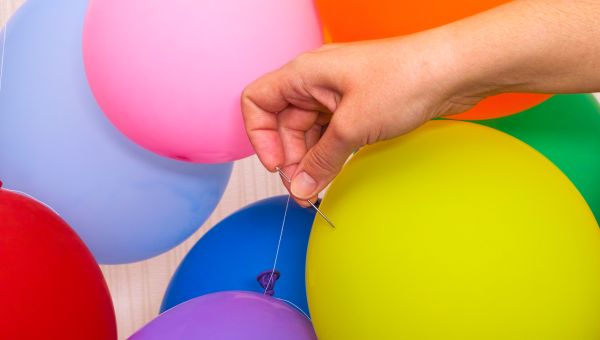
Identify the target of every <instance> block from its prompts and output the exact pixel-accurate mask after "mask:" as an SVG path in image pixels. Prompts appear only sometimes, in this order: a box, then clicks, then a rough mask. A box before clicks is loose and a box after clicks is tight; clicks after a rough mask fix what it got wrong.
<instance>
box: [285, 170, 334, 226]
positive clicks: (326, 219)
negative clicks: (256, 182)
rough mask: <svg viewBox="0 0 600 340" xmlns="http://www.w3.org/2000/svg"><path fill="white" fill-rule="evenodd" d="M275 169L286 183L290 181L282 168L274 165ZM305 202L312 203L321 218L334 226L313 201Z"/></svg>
mask: <svg viewBox="0 0 600 340" xmlns="http://www.w3.org/2000/svg"><path fill="white" fill-rule="evenodd" d="M275 170H277V172H279V174H280V175H281V177H283V178H284V179H285V180H286V181H287V182H288V183H292V180H291V179H290V178H289V177H288V176H287V175H286V174H285V172H283V170H281V168H280V167H276V168H275ZM306 202H308V203H310V205H312V207H313V208H314V209H315V210H316V211H317V213H319V215H321V217H323V219H324V220H325V221H327V223H329V225H330V226H331V227H332V228H335V225H333V223H332V222H331V221H330V220H329V219H328V218H327V216H325V214H323V212H322V211H321V210H320V209H319V208H317V206H316V205H315V204H314V203H313V202H311V200H306Z"/></svg>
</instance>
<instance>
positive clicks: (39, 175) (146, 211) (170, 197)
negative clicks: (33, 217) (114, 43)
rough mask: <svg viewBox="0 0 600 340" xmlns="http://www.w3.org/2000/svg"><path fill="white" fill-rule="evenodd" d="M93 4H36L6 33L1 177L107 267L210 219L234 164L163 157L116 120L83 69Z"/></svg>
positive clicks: (72, 0)
mask: <svg viewBox="0 0 600 340" xmlns="http://www.w3.org/2000/svg"><path fill="white" fill-rule="evenodd" d="M87 3H88V1H87V0H53V1H47V0H29V1H27V2H26V3H25V4H24V5H23V7H22V8H21V9H20V10H19V11H18V13H17V14H16V15H15V16H14V17H13V18H12V20H11V21H10V22H9V24H8V26H7V28H6V29H7V37H6V52H5V53H6V54H5V58H4V79H3V80H2V90H1V92H0V180H2V181H4V184H5V186H6V187H7V188H12V189H16V190H20V191H24V192H27V193H29V194H31V195H33V196H34V197H36V198H38V199H39V200H41V201H43V202H45V203H46V204H48V205H50V206H51V207H52V208H54V209H55V210H56V211H57V212H58V213H59V214H60V215H61V216H62V217H63V218H64V219H65V220H66V221H67V222H68V223H69V224H70V225H71V226H72V227H73V228H74V229H75V230H76V231H77V233H78V234H79V235H80V236H81V238H82V239H83V240H84V241H85V242H86V244H87V245H88V246H89V248H90V249H91V250H92V252H93V253H94V255H95V257H96V259H97V260H98V261H99V262H101V263H125V262H131V261H137V260H142V259H146V258H149V257H151V256H154V255H157V254H160V253H162V252H164V251H166V250H168V249H170V248H172V247H174V246H176V245H177V244H179V243H180V242H181V241H183V240H184V239H186V238H187V237H188V236H190V235H191V234H192V233H193V232H194V231H195V230H196V229H197V228H198V227H199V226H200V225H201V224H202V223H204V221H205V220H206V218H207V217H208V216H209V214H210V213H211V212H212V211H213V209H214V208H215V206H216V205H217V203H218V201H219V200H220V198H221V196H222V194H223V191H224V189H225V186H226V185H227V182H228V180H229V176H230V174H231V167H232V165H231V164H219V165H203V164H191V163H184V162H180V161H175V160H170V159H166V158H162V157H160V156H157V155H154V154H152V153H150V152H148V151H146V150H143V149H141V148H140V147H138V146H136V145H134V144H133V143H131V142H129V141H128V140H127V139H126V138H125V137H124V136H122V135H121V134H120V133H119V132H118V131H117V130H116V129H115V128H114V127H113V126H112V125H111V124H110V123H109V122H108V120H107V119H106V118H105V117H104V115H103V114H102V112H101V111H100V109H99V108H98V106H97V104H96V102H95V100H94V98H93V96H92V93H91V91H90V89H89V87H88V84H87V81H86V78H85V73H84V67H83V58H82V52H81V34H82V27H83V20H84V16H85V13H86V8H87ZM115 53H120V52H119V51H115Z"/></svg>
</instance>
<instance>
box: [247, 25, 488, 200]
mask: <svg viewBox="0 0 600 340" xmlns="http://www.w3.org/2000/svg"><path fill="white" fill-rule="evenodd" d="M447 45H448V44H447V43H446V39H445V38H444V37H442V36H439V35H437V34H436V33H435V32H430V33H427V34H421V35H415V36H410V37H405V38H395V39H386V40H377V41H370V42H361V43H352V44H335V45H325V46H323V47H322V48H320V49H317V50H315V51H313V52H309V53H306V54H303V55H301V56H300V57H298V58H296V59H295V60H293V61H292V62H290V63H289V64H287V65H285V66H284V67H282V68H281V69H279V70H277V71H274V72H272V73H270V74H267V75H265V76H264V77H262V78H260V79H258V80H257V81H255V82H254V83H252V84H251V85H249V86H248V87H247V88H246V90H245V91H244V93H243V96H242V111H243V113H244V120H245V124H246V129H247V132H248V136H249V137H250V141H251V142H252V144H253V146H254V148H255V149H256V152H257V154H258V157H259V158H260V160H261V162H262V163H263V164H264V166H265V167H266V168H267V169H268V170H270V171H275V169H276V167H280V168H281V169H282V170H283V171H284V172H285V173H286V174H287V175H288V176H289V177H291V178H292V183H291V186H290V185H289V183H288V182H287V181H285V180H284V184H285V185H286V186H287V187H288V189H290V191H291V193H292V195H293V196H294V197H295V198H296V199H297V201H298V202H299V203H300V204H302V205H304V206H306V204H307V203H306V202H303V200H304V199H315V198H316V196H317V194H318V193H319V192H320V191H321V190H323V188H325V187H326V186H327V185H328V184H329V182H330V181H331V180H333V178H334V177H335V176H336V175H337V173H338V172H339V171H340V170H341V168H342V166H343V165H344V163H345V161H346V160H347V158H348V157H349V156H350V155H351V153H352V152H353V151H355V150H357V149H358V148H360V147H361V146H363V145H365V144H371V143H375V142H377V141H381V140H385V139H389V138H393V137H396V136H398V135H401V134H404V133H406V132H408V131H411V130H413V129H415V128H416V127H418V126H420V125H421V124H423V123H424V122H426V121H428V120H430V119H431V118H434V117H438V116H440V115H444V114H451V113H458V112H462V111H465V110H467V109H468V108H470V107H472V106H473V105H474V104H476V103H477V102H478V101H479V100H481V99H482V98H481V97H477V96H468V97H467V96H462V97H461V96H457V93H458V89H459V88H460V86H459V85H460V84H459V83H458V82H455V81H454V80H455V79H459V78H460V77H457V76H456V75H455V74H453V73H456V72H459V70H457V69H456V68H455V67H453V65H454V64H455V62H454V60H452V58H453V53H452V50H451V48H450V47H447Z"/></svg>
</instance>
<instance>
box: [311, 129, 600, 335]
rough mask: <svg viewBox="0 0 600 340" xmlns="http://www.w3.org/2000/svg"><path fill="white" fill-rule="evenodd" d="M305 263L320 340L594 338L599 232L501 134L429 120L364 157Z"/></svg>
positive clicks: (598, 327) (540, 164)
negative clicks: (333, 226)
mask: <svg viewBox="0 0 600 340" xmlns="http://www.w3.org/2000/svg"><path fill="white" fill-rule="evenodd" d="M321 209H323V211H324V213H325V214H326V215H327V216H328V217H329V218H330V219H331V220H332V221H333V222H334V223H335V225H336V228H335V229H333V228H331V227H329V225H328V224H327V223H326V222H324V221H323V220H322V219H320V218H317V219H316V220H315V225H314V227H313V231H312V235H311V237H310V243H309V249H308V258H307V271H306V275H307V277H306V280H307V290H308V299H309V307H310V312H311V315H312V318H313V323H314V325H315V329H316V332H317V335H318V337H319V340H342V339H343V340H354V339H356V340H359V339H360V340H370V339H377V340H382V339H407V340H417V339H418V340H421V339H431V340H475V339H477V340H493V339H502V340H508V339H510V340H538V339H539V340H558V339H560V340H563V339H564V340H575V339H577V340H598V339H600V229H599V228H598V225H597V223H596V221H595V219H594V217H593V215H592V213H591V211H590V209H589V207H588V206H587V205H586V203H585V201H584V200H583V198H582V197H581V195H580V194H579V192H578V191H577V190H576V189H575V187H574V186H573V184H572V183H571V182H570V181H569V180H568V179H567V178H566V177H565V176H564V175H563V174H562V173H561V172H560V170H558V169H557V168H556V167H555V166H554V165H553V164H552V163H551V162H550V161H548V160H547V159H546V158H544V157H543V156H542V155H540V154H539V153H538V152H537V151H535V150H534V149H532V148H531V147H529V146H528V145H526V144H524V143H522V142H521V141H519V140H517V139H515V138H513V137H511V136H508V135H506V134H504V133H502V132H499V131H496V130H493V129H490V128H487V127H484V126H479V125H474V124H471V123H465V122H454V121H433V122H430V123H428V124H426V125H425V126H424V127H422V128H420V129H419V130H417V131H415V132H413V133H410V134H408V135H406V136H403V137H401V138H397V139H395V140H392V141H388V142H385V143H380V144H376V145H373V146H369V147H366V148H364V150H361V151H360V152H359V153H358V154H357V155H356V156H355V157H354V158H353V159H352V160H351V161H350V162H349V163H348V164H347V166H346V167H345V168H344V170H343V172H342V173H341V174H340V175H339V176H338V178H337V179H336V180H335V181H334V183H333V185H332V186H331V188H330V189H329V191H328V192H327V194H326V196H325V199H324V200H323V202H322V204H321Z"/></svg>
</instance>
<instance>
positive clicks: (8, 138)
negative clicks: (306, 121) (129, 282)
mask: <svg viewBox="0 0 600 340" xmlns="http://www.w3.org/2000/svg"><path fill="white" fill-rule="evenodd" d="M156 18H163V19H164V20H162V21H160V20H156ZM224 23H225V24H224ZM5 29H6V41H3V42H2V43H3V44H5V51H4V52H5V57H4V60H5V63H4V74H3V79H2V82H3V84H2V85H3V87H2V91H1V92H0V112H1V113H2V114H1V115H0V164H2V167H1V169H0V178H2V180H4V182H5V183H6V186H7V187H10V188H11V189H15V190H19V191H22V192H27V193H28V194H30V195H34V196H35V197H36V198H38V199H40V201H41V202H44V204H42V203H38V201H36V200H32V199H29V198H27V197H26V196H23V195H20V194H16V193H14V192H12V191H6V190H3V191H0V199H1V201H0V220H2V221H3V222H4V221H5V220H7V221H9V223H8V224H6V225H5V224H4V223H3V224H2V226H0V227H1V229H2V230H0V232H2V235H3V238H2V240H1V241H2V244H1V245H2V249H0V264H2V268H6V270H4V269H3V271H2V273H0V275H2V277H1V278H2V282H4V283H7V286H6V287H7V289H6V290H3V293H5V295H3V301H4V302H6V303H8V307H7V309H6V310H5V313H2V316H3V320H2V322H1V323H2V325H3V327H0V328H2V330H0V337H2V338H4V337H6V338H15V337H18V338H21V337H27V338H29V337H31V338H47V337H51V338H54V337H56V338H58V337H60V338H65V339H71V338H92V339H95V338H99V339H112V338H115V337H116V326H115V316H114V311H113V307H112V302H111V300H110V296H109V293H108V290H107V287H106V284H105V282H104V279H103V277H102V274H101V272H100V270H99V268H98V264H97V262H100V263H104V264H120V263H128V262H133V261H139V260H143V259H146V258H149V257H152V256H155V255H158V254H160V253H162V252H164V251H166V250H168V249H171V248H172V247H174V246H176V245H177V244H179V243H180V242H181V241H183V240H184V239H186V238H187V237H188V236H189V235H191V234H192V233H193V232H194V231H195V230H196V229H197V228H198V227H199V226H200V225H202V223H203V222H204V221H205V220H206V219H207V217H208V216H209V215H210V213H211V212H212V211H213V209H214V208H215V206H216V204H217V203H218V201H219V200H220V198H221V196H222V194H223V191H224V189H225V186H226V185H227V182H228V180H229V176H230V174H231V169H232V164H231V163H227V162H229V161H232V160H236V159H239V158H242V157H245V156H247V155H249V154H250V153H251V147H250V144H249V142H248V140H247V137H246V134H245V132H244V129H243V123H242V120H241V114H240V108H239V95H240V93H241V91H242V89H243V87H244V86H245V84H247V83H249V82H250V81H251V80H252V79H254V78H256V77H258V76H259V75H260V74H262V73H265V72H267V71H268V70H271V69H274V68H276V67H279V66H281V65H283V64H284V63H285V62H287V60H289V59H291V58H293V57H294V56H296V55H298V54H299V53H301V52H303V51H306V50H309V49H312V48H316V47H318V46H319V45H320V44H321V43H322V34H321V29H320V26H319V23H318V19H317V15H316V12H315V9H314V6H313V4H312V2H311V1H310V0H294V1H288V2H285V3H282V2H280V1H275V0H261V1H253V2H239V1H220V2H218V3H214V4H208V3H206V2H189V1H178V2H175V3H173V2H167V1H137V2H136V1H132V2H126V3H124V2H121V1H87V0H75V1H73V0H56V1H53V2H51V3H50V2H47V1H42V0H30V1H28V2H27V3H25V4H24V5H23V6H22V7H21V9H20V10H19V11H18V12H17V14H16V15H15V16H14V17H13V18H12V19H11V20H10V22H9V24H8V25H7V27H6V28H5ZM3 36H4V35H3ZM107 118H108V119H107ZM119 130H121V131H119ZM127 137H130V138H131V140H130V139H128V138H127ZM136 142H137V144H139V145H137V144H136ZM140 145H141V146H142V147H143V148H142V147H140ZM144 148H146V149H149V150H145V149H144ZM151 151H154V152H151ZM162 156H167V157H162ZM206 163H217V164H206ZM12 201H17V203H18V204H13V203H12ZM29 201H31V202H29ZM32 202H33V203H32ZM284 203H285V204H284ZM45 204H47V205H48V206H50V207H52V209H55V210H51V208H49V207H48V206H46V205H45ZM286 204H287V198H284V197H278V198H274V199H272V200H269V201H265V202H259V203H257V204H256V205H254V206H252V207H248V208H247V209H244V210H242V211H240V212H239V213H238V214H237V215H234V216H232V217H231V218H230V219H228V220H226V221H223V222H222V223H221V225H220V226H218V227H217V228H215V231H213V232H211V233H210V235H208V236H207V237H206V238H203V239H202V241H201V242H200V243H201V245H199V246H198V247H197V248H198V249H201V251H200V252H198V251H196V250H194V251H192V252H191V253H190V255H189V256H188V257H187V258H186V261H184V263H183V264H182V266H181V268H180V270H179V271H178V273H177V275H176V276H175V278H174V279H173V282H172V283H171V286H170V288H169V293H168V294H167V295H166V296H165V307H164V308H165V309H166V308H168V307H172V306H175V305H176V304H179V303H180V302H184V301H186V300H190V299H192V301H190V302H189V303H187V304H183V305H182V307H179V306H178V307H177V308H174V309H172V310H170V311H169V312H168V313H165V316H164V317H161V318H160V319H158V320H157V321H155V322H153V323H151V324H150V325H149V326H148V327H147V328H145V329H144V330H142V331H140V333H139V334H138V335H136V336H137V337H140V338H144V337H145V335H144V334H148V332H149V333H150V334H153V336H156V337H158V338H169V337H170V336H171V335H170V334H177V333H176V329H175V328H173V327H174V325H176V324H177V323H179V324H180V325H181V324H185V322H186V321H185V318H186V315H187V316H188V319H193V320H195V321H194V323H195V324H196V325H197V328H196V329H195V330H194V329H193V328H190V329H189V331H190V332H192V333H188V334H189V335H190V336H192V337H198V336H200V335H201V334H200V333H197V334H195V335H192V334H194V332H197V331H198V329H203V330H204V331H206V332H208V333H203V334H213V335H214V334H217V335H218V334H220V333H222V334H221V335H219V336H220V338H227V337H233V338H236V339H239V338H248V337H250V338H261V339H262V338H273V339H280V338H292V337H290V334H293V338H294V339H315V335H314V330H313V328H312V324H311V323H310V320H309V319H308V317H307V316H306V315H307V313H308V307H307V301H306V293H305V286H304V262H305V257H306V247H307V243H308V235H309V232H310V226H311V224H312V220H313V218H314V213H313V212H311V211H306V210H304V209H302V208H301V207H299V206H297V205H295V203H293V202H292V203H290V209H289V212H288V213H289V217H290V218H291V219H293V221H292V222H290V223H288V224H287V228H286V229H287V232H286V237H285V238H284V239H283V240H282V247H283V250H282V251H281V253H280V254H279V261H278V265H277V268H276V275H275V272H273V271H272V266H273V260H274V256H275V252H276V249H275V248H276V245H277V240H278V238H279V231H280V229H279V228H280V223H281V217H282V216H281V214H283V211H284V209H285V205H286ZM30 205H34V208H35V209H33V208H31V207H30ZM27 209H29V210H32V209H33V210H36V209H37V210H36V211H34V212H30V211H29V210H27ZM22 210H23V211H24V212H23V211H22ZM58 214H60V217H59V215H58ZM236 216H237V217H236ZM63 219H64V220H63ZM249 219H252V221H253V223H254V225H252V223H250V222H249ZM277 219H279V220H277ZM67 223H68V224H69V225H71V226H72V227H73V230H74V231H73V230H72V229H70V227H69V226H68V225H67ZM240 227H243V228H240ZM221 230H222V232H221ZM75 232H76V233H77V234H75ZM78 237H81V239H82V240H83V242H82V241H81V240H80V239H79V238H78ZM250 240H251V241H250ZM84 242H85V243H84ZM86 246H87V247H89V249H90V250H91V251H90V250H88V248H87V247H86ZM194 249H196V248H194ZM228 253H229V254H230V256H228V255H227V254H228ZM92 254H93V255H92ZM242 263H243V265H244V266H241V264H242ZM196 270H199V271H198V272H196ZM265 272H266V273H268V274H269V275H268V277H269V279H270V280H271V279H272V282H267V283H266V284H265V283H264V282H263V281H261V282H257V275H258V274H261V273H263V275H262V278H263V279H264V278H265ZM198 273H204V274H205V276H204V275H202V276H201V275H198ZM271 273H273V274H271ZM207 278H210V280H206V279H207ZM194 282H197V283H198V285H197V286H192V284H193V283H194ZM275 284H276V285H275ZM213 292H214V293H215V294H210V295H206V294H208V293H213ZM265 293H267V294H265ZM273 294H274V296H271V295H273ZM196 297H197V298H196ZM166 306H168V307H166ZM215 306H221V307H222V309H220V310H218V311H215V309H214V307H215ZM202 313H204V314H202ZM207 313H208V314H210V315H211V316H212V319H210V318H209V317H207V316H206V315H208V314H207ZM199 315H200V316H201V319H204V322H203V323H198V322H197V320H198V316H199ZM203 315H204V316H203ZM234 316H235V317H234ZM161 320H170V321H161ZM211 320H212V321H211ZM215 320H220V323H219V322H216V321H215ZM244 320H245V321H244ZM161 323H164V324H166V325H168V332H166V333H164V334H161V333H160V332H157V331H153V330H152V329H154V328H153V327H155V325H159V324H161ZM244 324H245V325H247V327H246V328H244V327H240V325H244ZM209 325H212V330H211V329H209V328H207V327H208V326H209ZM172 326H173V327H172ZM198 327H199V328H198ZM236 329H237V331H236ZM224 330H228V332H224ZM173 332H175V333H173ZM211 332H212V333H211ZM215 332H216V333H215ZM265 332H266V333H267V335H268V334H270V335H268V336H267V337H265ZM286 334H287V335H286ZM174 336H175V335H174ZM207 336H209V335H207ZM211 336H212V335H211ZM175 337H177V336H175Z"/></svg>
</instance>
